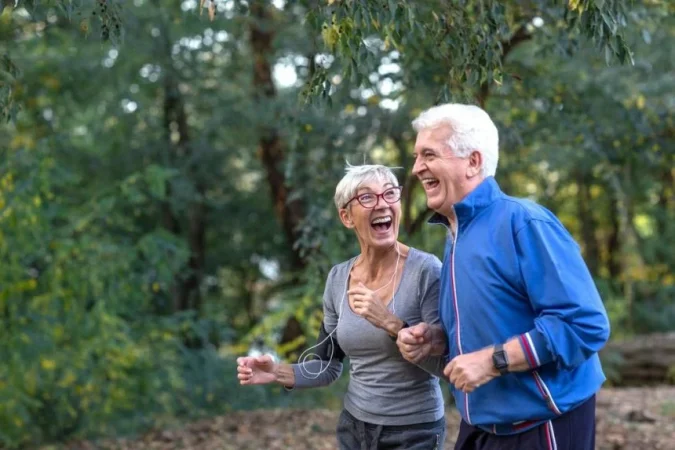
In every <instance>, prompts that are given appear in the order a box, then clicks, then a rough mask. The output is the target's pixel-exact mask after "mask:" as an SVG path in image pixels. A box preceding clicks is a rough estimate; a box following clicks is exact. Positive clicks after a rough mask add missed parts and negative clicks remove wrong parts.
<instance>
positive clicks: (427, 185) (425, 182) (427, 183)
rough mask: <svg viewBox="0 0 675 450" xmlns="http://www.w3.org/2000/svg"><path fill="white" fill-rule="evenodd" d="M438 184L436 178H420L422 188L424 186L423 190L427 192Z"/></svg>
mask: <svg viewBox="0 0 675 450" xmlns="http://www.w3.org/2000/svg"><path fill="white" fill-rule="evenodd" d="M438 184H439V183H438V180H437V179H436V178H431V177H426V178H422V186H424V189H425V190H427V191H428V190H431V189H433V188H435V187H437V186H438Z"/></svg>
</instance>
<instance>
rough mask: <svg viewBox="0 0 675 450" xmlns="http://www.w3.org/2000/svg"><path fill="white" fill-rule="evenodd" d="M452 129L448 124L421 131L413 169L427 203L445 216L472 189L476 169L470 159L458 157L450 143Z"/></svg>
mask: <svg viewBox="0 0 675 450" xmlns="http://www.w3.org/2000/svg"><path fill="white" fill-rule="evenodd" d="M452 132H453V131H452V128H450V127H449V126H448V125H439V126H437V127H433V128H427V129H423V130H420V132H419V133H418V134H417V141H416V142H415V164H414V166H413V169H412V173H413V175H415V176H416V177H417V178H418V179H419V180H420V181H421V182H422V186H423V187H424V192H426V194H427V206H428V207H429V208H431V209H433V210H434V211H436V212H438V213H440V214H443V215H444V216H446V217H449V216H450V215H451V214H452V207H453V205H455V204H456V203H459V202H460V201H461V200H462V199H463V198H464V197H465V196H466V194H467V193H468V192H469V191H470V188H469V184H471V183H469V179H470V178H471V177H470V176H469V174H470V172H473V171H471V170H470V166H471V158H470V157H466V158H460V157H458V156H455V155H454V152H453V151H452V149H451V148H450V147H449V146H448V138H449V137H450V135H451V133H452Z"/></svg>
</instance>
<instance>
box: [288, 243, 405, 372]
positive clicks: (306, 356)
mask: <svg viewBox="0 0 675 450" xmlns="http://www.w3.org/2000/svg"><path fill="white" fill-rule="evenodd" d="M396 254H397V255H396V265H395V267H394V274H393V275H392V277H391V280H389V282H388V283H387V284H385V285H384V286H382V287H380V288H379V289H377V290H376V291H373V292H378V291H380V290H382V289H384V288H385V287H387V286H389V285H390V284H391V283H392V281H394V279H395V278H396V274H397V273H398V263H399V261H400V260H401V252H400V251H399V248H398V242H397V243H396ZM355 263H356V261H353V262H352V263H351V264H350V265H349V270H348V271H347V274H348V275H347V281H346V282H345V288H344V290H343V294H342V299H341V300H340V308H339V314H338V320H337V323H336V324H335V328H334V329H333V331H331V332H330V333H328V336H326V337H325V338H324V339H323V340H322V341H321V342H319V343H318V344H316V345H313V346H311V347H309V348H308V349H306V350H305V351H304V352H302V353H301V354H300V356H299V357H298V365H299V367H300V371H301V372H302V375H303V376H304V377H306V378H309V379H317V378H319V376H320V375H321V374H322V373H324V372H325V371H326V370H328V366H329V365H330V363H331V361H333V354H334V349H335V343H334V342H333V333H335V332H336V331H337V329H338V325H340V319H342V308H343V305H344V300H345V297H346V296H347V290H348V289H349V274H350V273H351V272H352V268H353V267H354V264H355ZM391 308H392V313H393V314H396V285H394V289H393V290H392V297H391ZM328 339H330V340H331V346H330V358H329V359H328V362H327V363H326V365H325V366H324V365H323V361H322V360H321V357H320V356H319V355H317V354H316V353H307V352H309V351H310V350H312V349H313V348H317V347H320V346H321V345H322V344H323V343H324V342H326V341H327V340H328ZM306 353H307V354H306ZM303 355H304V356H303ZM314 358H316V359H318V360H319V361H321V370H319V371H318V372H312V371H311V370H309V369H308V368H307V367H306V366H305V365H306V364H307V363H309V362H310V361H312V360H313V359H314Z"/></svg>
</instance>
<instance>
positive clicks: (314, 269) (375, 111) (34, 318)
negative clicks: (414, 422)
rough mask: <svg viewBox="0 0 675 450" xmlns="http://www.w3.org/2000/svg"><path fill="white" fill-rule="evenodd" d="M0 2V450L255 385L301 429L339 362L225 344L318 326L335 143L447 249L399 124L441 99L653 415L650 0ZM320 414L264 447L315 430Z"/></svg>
mask: <svg viewBox="0 0 675 450" xmlns="http://www.w3.org/2000/svg"><path fill="white" fill-rule="evenodd" d="M451 3H452V4H451ZM0 9H1V10H2V13H1V15H0V58H1V59H0V113H1V115H2V122H3V123H2V124H1V125H0V320H1V322H0V448H4V447H6V448H27V447H31V446H41V445H45V446H47V445H48V446H50V447H45V448H56V446H59V445H71V446H73V445H81V446H85V445H92V447H86V446H85V447H82V448H95V446H93V445H94V444H85V442H93V441H92V440H93V439H98V438H106V439H110V438H116V437H125V436H129V437H133V436H139V435H142V434H143V433H146V432H147V430H158V429H163V428H170V429H176V427H178V428H180V427H181V426H184V423H186V422H193V421H195V420H197V419H201V420H205V418H214V417H219V418H221V419H218V420H227V419H222V418H223V417H225V418H227V417H229V416H232V417H238V418H239V419H241V420H245V418H246V417H253V416H246V413H241V412H237V413H236V414H240V415H238V416H237V415H233V414H235V413H234V411H240V410H253V409H259V408H264V409H265V410H269V409H271V408H282V409H283V410H289V411H290V410H293V411H299V412H298V414H299V415H298V416H294V417H295V418H296V422H293V421H292V420H291V419H289V418H286V419H288V421H285V419H283V417H281V416H280V417H281V418H278V417H277V416H273V417H271V418H270V417H269V416H266V418H264V419H260V422H259V424H260V423H266V424H267V425H265V427H266V429H267V427H268V426H269V427H274V426H279V424H280V423H284V424H286V425H284V426H285V427H286V428H287V429H291V430H293V429H295V430H297V431H298V433H301V431H300V429H301V428H302V427H303V426H305V425H306V423H307V422H306V421H307V420H310V419H309V418H314V419H316V418H317V417H322V416H321V414H324V413H325V410H330V411H336V410H339V408H340V405H341V393H342V392H344V388H345V385H346V383H347V379H348V374H347V373H344V374H343V377H342V379H341V380H340V381H339V382H338V383H336V385H335V386H332V387H330V388H326V389H322V390H314V391H311V392H294V393H292V394H289V393H287V392H285V391H283V389H281V388H279V387H274V386H273V387H264V388H263V387H247V388H241V387H239V386H238V382H237V380H236V371H235V362H234V360H235V358H236V356H239V355H244V354H249V353H251V354H256V353H260V352H263V353H273V354H275V355H276V356H278V357H279V358H281V359H286V360H288V361H295V360H297V357H298V355H299V354H300V353H301V352H302V351H303V350H304V349H305V348H307V347H308V346H310V345H312V344H313V343H314V340H315V336H316V335H317V331H318V328H319V324H320V322H321V319H322V316H321V314H322V312H321V295H322V293H323V284H324V281H325V277H326V275H327V273H328V270H329V269H330V267H331V266H332V265H334V264H337V263H339V262H341V261H343V260H345V259H347V258H349V257H351V256H353V255H355V254H356V252H357V251H358V247H357V242H356V240H355V239H354V237H353V236H352V235H351V233H350V232H349V231H348V230H346V229H344V228H343V227H342V226H341V225H340V223H339V221H338V220H337V215H336V211H335V207H334V205H333V203H332V195H333V193H334V189H335V186H336V184H337V182H338V181H339V179H340V178H341V176H342V174H343V173H344V166H345V161H349V162H351V163H353V164H359V163H363V162H369V163H373V162H375V163H383V164H387V165H390V166H396V167H399V168H400V169H398V170H397V175H398V176H399V179H400V181H401V183H402V184H403V185H404V187H405V189H404V196H403V199H402V202H403V218H402V223H401V230H400V232H401V238H402V240H403V241H404V242H405V243H407V244H409V245H413V246H416V247H418V248H420V249H423V250H426V251H429V252H432V253H435V254H437V255H439V256H441V252H442V248H443V239H444V234H443V231H442V230H441V229H440V228H438V227H428V226H425V221H426V219H428V217H429V211H428V210H427V208H426V203H425V196H424V193H423V191H422V189H421V188H420V186H419V185H418V183H416V182H415V180H414V179H412V178H411V176H410V169H411V167H412V165H411V161H412V146H413V143H414V138H415V135H414V133H413V131H412V129H411V126H410V122H411V120H412V119H413V118H414V117H415V116H416V115H417V114H418V113H419V112H420V111H421V110H422V109H425V108H427V107H430V106H432V105H434V104H436V103H439V102H443V101H462V102H471V103H476V104H480V105H481V106H483V107H484V108H485V109H486V110H487V111H488V112H489V113H490V115H491V116H492V117H493V119H494V120H495V122H496V123H497V125H498V127H499V130H500V138H501V142H500V144H501V145H500V147H501V154H500V165H499V169H498V173H497V180H498V181H499V183H500V184H501V186H502V189H503V190H504V191H506V192H507V193H509V194H511V195H516V196H524V197H529V198H532V199H534V200H536V201H537V202H540V203H541V204H543V205H545V206H546V207H548V208H549V209H551V210H552V211H553V212H554V213H555V214H557V215H558V217H559V218H560V219H561V220H562V222H563V223H564V224H565V226H567V227H568V229H569V230H570V231H571V232H572V233H573V235H574V236H575V238H576V239H577V241H578V242H579V244H580V246H581V248H582V251H583V254H584V257H585V260H586V262H587V264H588V266H589V268H590V270H591V272H592V273H593V275H594V277H595V280H596V283H597V286H598V288H599V289H600V291H601V293H602V297H603V299H604V302H605V305H606V307H607V310H608V312H609V314H610V318H611V322H612V343H611V344H610V346H608V348H607V349H606V350H605V351H604V352H603V354H602V357H603V363H604V365H605V370H606V373H607V375H608V378H609V380H608V384H607V386H608V389H613V388H617V387H624V386H638V387H641V388H645V389H646V391H645V392H642V393H640V392H641V391H630V390H629V391H625V392H638V394H636V398H637V399H640V400H644V399H646V398H652V397H654V398H655V399H656V400H655V401H662V403H658V404H657V406H655V407H654V408H655V409H654V411H655V412H654V413H652V414H651V415H649V414H647V415H646V420H643V421H640V423H642V424H656V425H659V426H660V427H661V425H663V424H662V423H661V422H659V421H661V420H662V419H663V420H664V422H663V423H666V424H667V423H671V422H673V421H674V420H673V418H675V394H674V393H673V391H672V390H667V391H664V392H666V393H667V395H665V397H664V395H661V394H658V393H657V394H654V395H651V394H649V392H652V391H653V392H660V391H656V390H655V389H661V388H663V386H667V385H668V384H671V385H672V384H673V383H675V337H674V336H673V334H672V333H669V332H672V331H673V330H675V274H674V270H673V268H674V267H675V243H674V239H675V169H674V166H675V164H674V162H675V145H674V144H675V122H674V121H675V115H674V113H675V90H674V88H675V76H674V73H675V67H674V62H675V49H674V48H675V46H674V45H673V44H674V39H673V38H674V37H675V20H674V19H673V17H674V15H673V13H675V7H674V6H673V3H672V2H667V1H658V0H651V1H636V2H621V1H609V0H605V1H573V0H570V1H569V2H546V1H537V0H533V1H530V2H515V1H513V2H511V1H506V2H501V1H462V2H441V1H431V0H430V1H428V2H402V1H396V0H384V1H363V0H342V1H340V0H328V1H291V0H287V1H284V0H275V1H263V0H249V1H245V0H218V1H215V2H212V1H198V0H182V1H180V0H176V1H169V0H162V1H159V0H133V1H132V0H126V1H112V0H79V1H78V0H51V1H49V0H48V1H39V0H32V1H18V2H15V1H14V0H11V1H8V0H2V2H0ZM631 389H633V388H631ZM608 392H609V391H608ZM622 392H623V391H622ZM668 395H669V396H670V397H668ZM608 398H609V397H608ZM664 399H665V400H664ZM608 401H609V400H608ZM629 403H630V401H629ZM311 408H320V411H318V412H317V413H316V414H310V415H309V416H306V415H304V416H303V415H302V414H307V413H306V410H307V409H311ZM619 409H620V408H615V410H616V411H618V410H619ZM241 414H244V415H241ZM298 417H300V418H304V419H302V420H298V419H297V418H298ZM624 418H625V417H624ZM639 418H640V417H638V419H639ZM334 419H335V417H334V416H330V417H329V418H328V419H327V425H326V427H324V428H322V427H321V426H318V425H317V426H316V427H313V428H310V429H309V430H305V431H302V433H306V434H308V435H312V436H315V437H316V436H320V437H322V439H323V441H322V443H320V444H308V443H307V442H305V443H303V444H302V445H299V444H298V445H297V446H295V445H294V444H293V443H286V444H283V443H282V444H279V442H282V441H283V439H282V440H281V441H278V442H277V444H278V445H280V447H278V448H332V447H331V445H333V441H332V440H331V439H333V438H332V429H331V428H330V427H332V426H333V425H334V424H333V423H332V422H331V421H334ZM214 420H215V419H214ZM449 420H450V419H449ZM265 421H267V422H265ZM300 422H302V425H301V424H300ZM610 422H611V421H610ZM610 422H608V423H610ZM671 425H672V423H671ZM233 426H234V425H233ZM213 427H214V428H217V429H218V430H220V431H222V430H230V431H231V432H232V434H233V435H236V434H239V435H242V434H244V435H245V434H246V433H249V436H252V435H253V434H255V433H256V431H255V429H252V428H251V429H249V428H246V429H242V428H241V426H239V425H237V426H234V428H231V429H230V428H227V426H226V425H223V424H221V425H214V426H213ZM251 427H253V425H251ZM661 428H663V427H661ZM200 430H201V429H200ZM220 431H219V432H220ZM200 432H201V431H200ZM206 432H207V433H208V431H206ZM671 432H672V429H671ZM674 433H675V432H674ZM279 436H285V435H283V433H282V432H280V434H279ZM669 436H671V437H672V438H673V439H675V434H672V435H669ZM130 439H131V438H130ZM232 439H234V438H232ZM279 439H281V438H279ZM219 442H220V444H217V445H215V446H214V447H209V448H244V447H245V445H244V444H237V445H234V444H232V442H234V441H232V440H231V441H229V443H228V441H227V439H225V438H223V439H222V440H221V441H219ZM284 442H285V441H284ZM671 442H673V441H671ZM624 443H625V442H624ZM277 444H274V445H277ZM101 445H103V444H101ZM138 445H139V448H169V444H168V443H167V444H166V445H162V444H157V446H152V445H154V444H152V445H151V444H150V443H147V446H146V445H145V444H138ZM172 445H173V444H172ZM190 445H192V444H190ZM190 445H188V444H185V446H182V447H180V448H207V447H204V446H200V445H197V444H195V446H194V447H190ZM228 445H230V446H228ZM232 445H234V446H232ZM266 445H267V447H268V448H273V447H274V446H273V445H272V444H266ZM314 445H316V446H314ZM626 445H627V444H626ZM645 445H647V444H645ZM649 445H652V446H651V447H650V448H666V447H658V446H654V445H653V444H649ZM120 448H121V447H120ZM176 448H179V447H176ZM251 448H263V447H262V446H261V447H251ZM274 448H277V447H274ZM608 448H609V447H608ZM611 448H624V447H620V446H614V447H611ZM625 448H641V447H636V446H632V447H631V446H628V447H625Z"/></svg>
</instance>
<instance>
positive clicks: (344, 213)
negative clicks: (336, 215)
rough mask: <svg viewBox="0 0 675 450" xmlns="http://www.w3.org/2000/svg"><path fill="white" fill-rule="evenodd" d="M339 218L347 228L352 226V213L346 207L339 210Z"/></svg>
mask: <svg viewBox="0 0 675 450" xmlns="http://www.w3.org/2000/svg"><path fill="white" fill-rule="evenodd" d="M340 220H341V221H342V224H343V225H344V226H346V227H347V228H354V222H353V221H352V215H351V213H350V212H349V211H348V210H347V209H345V208H342V209H341V210H340Z"/></svg>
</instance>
